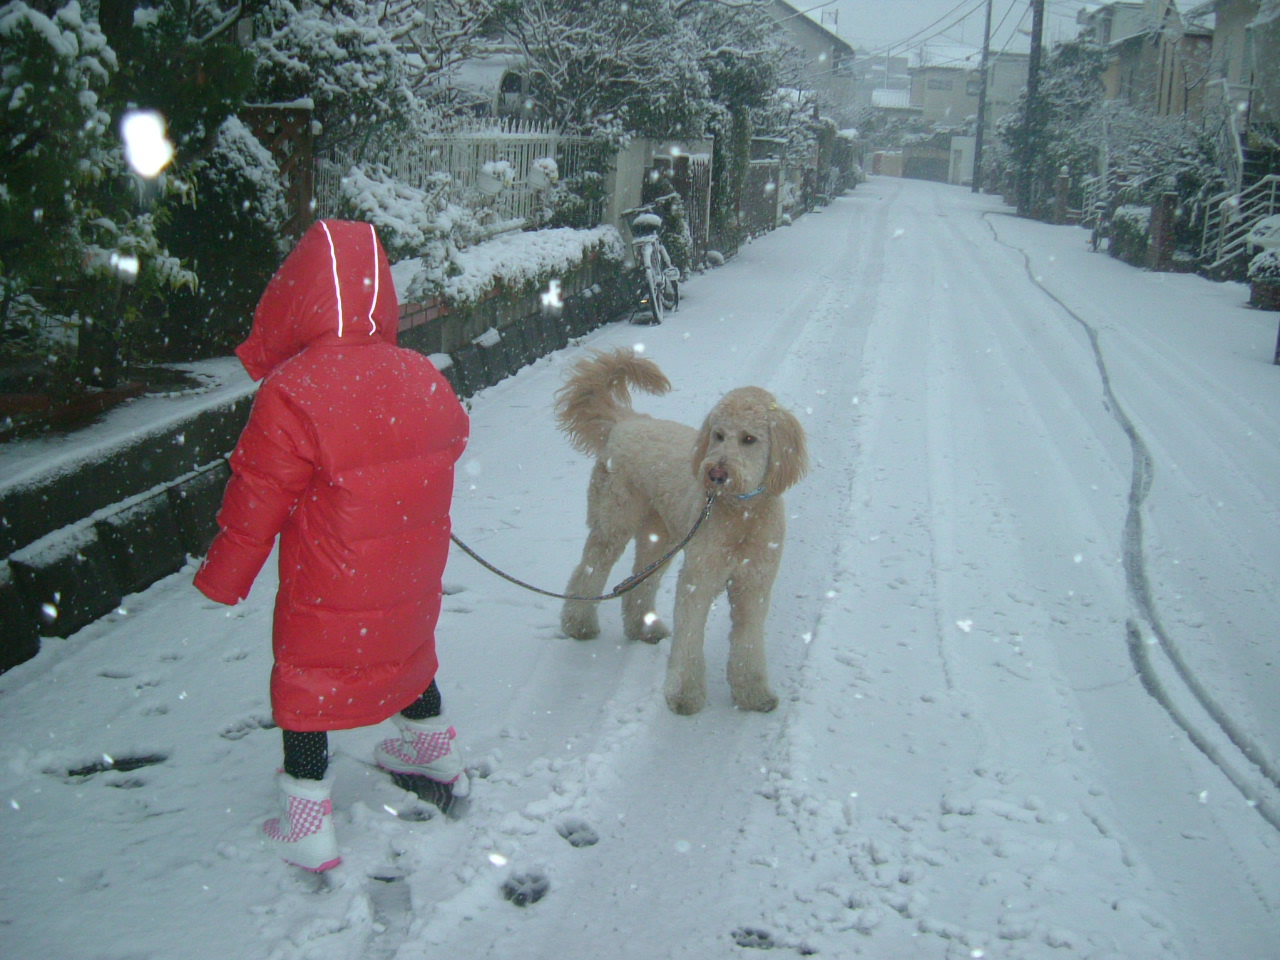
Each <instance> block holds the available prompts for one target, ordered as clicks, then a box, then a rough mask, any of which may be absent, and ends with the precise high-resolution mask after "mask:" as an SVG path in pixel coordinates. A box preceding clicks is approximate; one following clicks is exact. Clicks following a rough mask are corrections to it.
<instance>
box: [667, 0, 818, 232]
mask: <svg viewBox="0 0 1280 960" xmlns="http://www.w3.org/2000/svg"><path fill="white" fill-rule="evenodd" d="M674 9H675V13H676V16H677V19H678V20H679V22H680V23H681V24H682V25H683V26H684V27H685V28H686V29H688V30H689V31H690V32H691V33H692V35H693V38H694V42H695V43H696V49H697V51H698V63H699V65H700V67H701V69H702V71H703V72H704V73H705V74H706V77H707V96H708V102H709V106H708V119H707V128H708V130H709V131H710V132H711V133H712V134H713V135H714V136H715V139H716V149H715V153H714V154H713V169H712V176H711V185H712V196H711V220H712V224H711V225H712V231H713V233H714V234H715V236H716V237H717V238H718V240H719V241H720V242H727V243H728V244H730V245H736V244H737V242H738V241H739V239H740V232H741V231H740V224H739V222H738V216H739V206H740V204H741V195H742V184H743V182H744V181H745V179H746V175H747V165H748V163H749V161H750V159H751V138H752V136H753V135H754V134H755V133H756V132H757V130H759V129H761V128H763V129H765V130H767V131H768V132H770V133H775V132H777V131H778V129H779V127H788V128H789V127H790V122H789V121H790V117H785V118H784V117H783V116H782V115H781V113H780V112H777V111H775V110H774V109H773V108H774V107H775V106H777V105H778V100H779V96H780V94H779V88H780V87H783V86H784V85H785V80H784V78H786V77H789V76H792V75H793V74H796V73H798V70H799V69H800V68H799V66H798V64H799V63H800V62H801V60H802V59H803V58H802V57H801V56H800V54H799V52H798V51H796V50H795V49H794V48H792V47H790V46H789V45H788V44H787V42H786V41H785V39H784V38H783V36H782V34H781V33H780V31H779V30H778V27H777V24H776V23H775V22H774V19H773V17H772V16H770V14H769V4H767V3H760V2H753V0H738V2H723V3H721V2H699V0H686V2H683V3H677V4H676V5H675V8H674Z"/></svg>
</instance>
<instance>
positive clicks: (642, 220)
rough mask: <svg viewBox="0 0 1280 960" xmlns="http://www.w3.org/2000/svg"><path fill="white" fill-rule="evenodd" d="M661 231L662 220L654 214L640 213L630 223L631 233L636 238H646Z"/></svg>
mask: <svg viewBox="0 0 1280 960" xmlns="http://www.w3.org/2000/svg"><path fill="white" fill-rule="evenodd" d="M661 229H662V218H661V217H660V216H658V215H657V214H656V213H642V214H640V215H639V216H638V217H636V218H635V219H634V220H632V221H631V232H632V233H633V234H635V235H636V236H637V237H647V236H649V235H650V234H654V233H657V232H658V231H659V230H661Z"/></svg>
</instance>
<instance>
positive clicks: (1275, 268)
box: [1249, 250, 1280, 283]
mask: <svg viewBox="0 0 1280 960" xmlns="http://www.w3.org/2000/svg"><path fill="white" fill-rule="evenodd" d="M1249 282H1250V283H1280V250H1264V251H1263V252H1262V253H1260V254H1258V255H1257V256H1256V257H1254V258H1253V259H1252V260H1250V261H1249Z"/></svg>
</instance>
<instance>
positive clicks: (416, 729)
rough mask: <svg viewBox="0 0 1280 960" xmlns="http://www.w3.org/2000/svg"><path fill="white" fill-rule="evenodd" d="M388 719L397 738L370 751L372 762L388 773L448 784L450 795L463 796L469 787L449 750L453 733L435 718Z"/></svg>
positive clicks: (456, 760) (458, 760) (454, 735)
mask: <svg viewBox="0 0 1280 960" xmlns="http://www.w3.org/2000/svg"><path fill="white" fill-rule="evenodd" d="M392 719H393V720H394V721H395V724H396V726H397V727H399V728H400V736H398V737H394V738H392V739H390V740H383V741H382V742H381V743H380V744H378V745H377V747H375V748H374V751H373V759H374V760H375V761H376V762H377V764H378V766H380V767H381V768H382V769H383V770H387V771H390V772H391V773H403V774H410V775H412V776H418V777H426V778H427V779H429V780H435V781H436V782H438V783H446V784H450V785H451V786H452V787H453V795H454V796H458V797H460V796H465V795H466V793H467V790H468V787H469V784H468V781H467V778H466V776H465V775H464V774H463V772H462V760H461V759H460V758H459V757H458V753H457V751H455V750H454V749H453V740H454V737H456V736H457V731H455V730H454V729H453V727H451V726H449V724H448V723H446V722H445V721H444V720H442V719H440V718H439V717H433V718H431V719H428V720H409V719H407V718H405V717H403V716H401V715H400V714H396V715H395V716H394V717H392Z"/></svg>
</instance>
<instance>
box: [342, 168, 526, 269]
mask: <svg viewBox="0 0 1280 960" xmlns="http://www.w3.org/2000/svg"><path fill="white" fill-rule="evenodd" d="M451 186H452V180H451V178H450V176H449V174H447V173H433V174H431V175H430V176H429V177H427V186H426V187H425V188H421V189H420V188H418V187H413V186H409V185H408V184H405V183H403V182H401V181H398V180H396V179H395V177H394V175H392V174H391V172H390V171H388V170H387V169H386V168H385V167H383V166H382V165H380V164H364V165H357V166H353V167H352V168H351V169H350V170H348V171H347V174H346V176H344V177H343V178H342V186H341V195H342V206H343V215H344V216H346V217H348V218H350V219H352V220H363V221H365V222H366V223H372V224H373V225H374V227H376V228H377V230H378V236H379V238H380V239H381V240H382V245H383V247H384V248H385V249H386V251H387V257H388V258H389V259H390V260H391V262H392V263H397V262H399V261H402V260H421V261H422V276H423V278H424V279H423V282H424V283H425V284H427V285H428V286H435V287H436V288H440V287H441V286H442V285H443V284H444V283H445V281H446V280H447V279H448V278H450V277H453V276H456V275H458V273H459V272H460V270H461V268H460V267H459V266H458V263H457V260H458V256H459V254H460V252H461V251H462V250H464V249H466V248H467V247H470V246H473V245H475V244H477V243H481V242H483V241H484V240H486V239H488V238H489V237H492V236H493V235H495V234H497V233H501V232H504V231H509V230H516V229H519V227H520V221H518V220H515V221H503V220H499V219H498V218H497V216H496V215H495V214H494V213H493V211H491V210H487V209H479V210H475V209H472V208H470V207H466V206H462V205H461V204H457V203H454V202H453V201H452V200H450V188H451Z"/></svg>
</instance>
